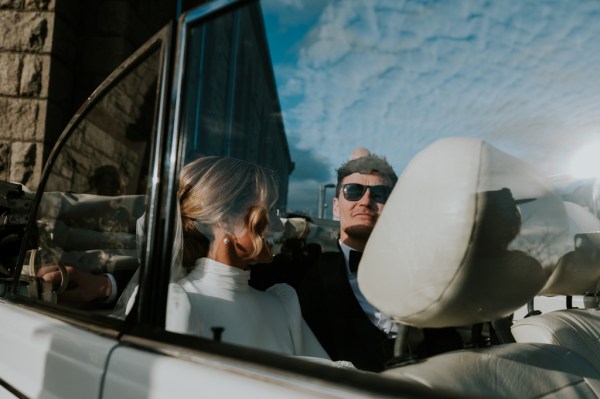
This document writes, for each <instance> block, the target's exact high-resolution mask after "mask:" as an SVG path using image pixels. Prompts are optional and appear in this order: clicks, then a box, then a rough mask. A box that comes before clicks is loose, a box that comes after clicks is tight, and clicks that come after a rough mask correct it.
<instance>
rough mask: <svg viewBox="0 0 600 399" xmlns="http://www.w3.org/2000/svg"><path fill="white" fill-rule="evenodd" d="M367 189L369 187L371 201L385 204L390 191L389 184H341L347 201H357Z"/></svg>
mask: <svg viewBox="0 0 600 399" xmlns="http://www.w3.org/2000/svg"><path fill="white" fill-rule="evenodd" d="M367 189H369V191H370V193H371V198H372V199H373V201H375V202H377V203H379V204H385V201H387V199H388V197H389V196H390V193H391V192H392V188H391V187H389V186H365V185H362V184H358V183H348V184H344V185H343V186H342V192H343V193H344V198H346V200H348V201H358V200H359V199H361V198H362V197H363V195H365V193H366V192H367Z"/></svg>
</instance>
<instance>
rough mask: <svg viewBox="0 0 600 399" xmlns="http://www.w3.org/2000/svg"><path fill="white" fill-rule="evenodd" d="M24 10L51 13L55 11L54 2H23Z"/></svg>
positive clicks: (52, 0)
mask: <svg viewBox="0 0 600 399" xmlns="http://www.w3.org/2000/svg"><path fill="white" fill-rule="evenodd" d="M25 9H26V10H38V11H53V10H55V9H56V0H25Z"/></svg>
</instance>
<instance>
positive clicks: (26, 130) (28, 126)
mask: <svg viewBox="0 0 600 399" xmlns="http://www.w3.org/2000/svg"><path fill="white" fill-rule="evenodd" d="M45 118H46V103H45V101H40V100H34V99H21V98H3V97H0V139H4V140H6V139H13V140H18V141H31V140H42V135H43V131H44V123H45Z"/></svg>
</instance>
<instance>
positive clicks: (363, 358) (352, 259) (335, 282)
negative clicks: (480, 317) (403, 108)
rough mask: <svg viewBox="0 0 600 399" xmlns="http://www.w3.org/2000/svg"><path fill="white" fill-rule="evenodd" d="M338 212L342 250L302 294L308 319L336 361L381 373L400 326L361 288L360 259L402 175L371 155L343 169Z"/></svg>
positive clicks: (324, 261)
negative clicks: (367, 296)
mask: <svg viewBox="0 0 600 399" xmlns="http://www.w3.org/2000/svg"><path fill="white" fill-rule="evenodd" d="M337 175H338V176H337V186H336V195H335V198H334V199H333V214H334V216H336V217H337V218H338V219H339V221H340V239H339V248H340V251H339V252H325V253H323V254H322V255H321V256H320V258H319V259H318V260H317V262H316V263H315V264H314V265H312V267H311V268H310V270H309V271H308V272H307V274H306V275H305V277H304V279H303V280H302V282H301V283H300V285H299V287H298V289H297V291H298V296H299V299H300V304H301V307H302V315H303V316H304V319H305V320H306V322H307V323H308V324H309V326H310V327H311V329H312V330H313V332H314V333H315V335H316V336H317V338H318V339H319V341H320V342H321V345H322V346H323V347H324V348H325V350H326V351H327V352H328V353H329V355H330V356H331V358H332V359H333V360H346V361H350V362H352V363H353V364H354V365H355V366H356V367H357V368H359V369H362V370H369V371H381V370H383V368H384V364H385V361H386V360H388V359H390V358H391V357H392V355H393V342H394V340H393V338H394V336H395V329H394V325H393V323H392V322H391V320H390V319H389V317H387V316H386V315H385V314H383V313H381V312H380V311H379V310H377V309H376V308H374V307H373V306H372V305H371V304H369V303H368V302H367V300H366V299H365V297H364V296H363V295H362V293H361V292H360V290H359V288H358V282H357V279H356V271H357V268H358V260H359V258H360V255H361V253H362V251H363V250H364V248H365V245H366V243H367V240H368V239H369V236H370V235H371V232H372V231H373V227H375V223H377V219H378V218H379V215H380V214H381V211H382V210H383V207H384V205H385V202H386V201H387V198H388V196H389V195H390V193H391V191H392V188H393V187H394V185H395V184H396V181H397V180H398V177H397V176H396V173H395V172H394V169H393V168H392V167H391V166H390V164H389V163H388V162H387V161H386V160H385V159H384V158H381V157H379V156H376V155H373V154H370V153H369V154H367V155H365V156H362V157H359V158H356V159H352V160H350V161H348V162H346V163H345V164H343V165H342V166H341V167H340V168H339V169H338V170H337Z"/></svg>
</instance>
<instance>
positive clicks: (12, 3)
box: [0, 0, 23, 10]
mask: <svg viewBox="0 0 600 399" xmlns="http://www.w3.org/2000/svg"><path fill="white" fill-rule="evenodd" d="M21 8H23V0H0V10H4V9H13V10H18V9H21Z"/></svg>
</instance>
